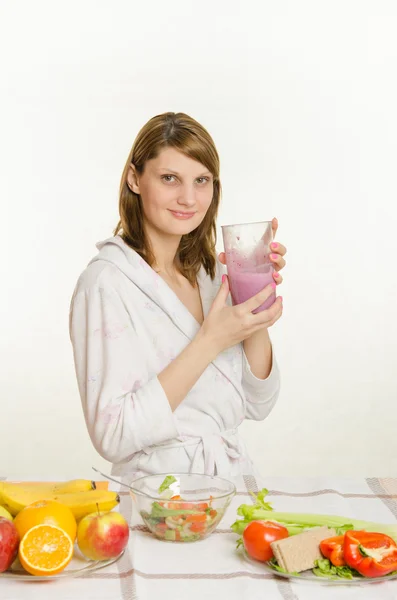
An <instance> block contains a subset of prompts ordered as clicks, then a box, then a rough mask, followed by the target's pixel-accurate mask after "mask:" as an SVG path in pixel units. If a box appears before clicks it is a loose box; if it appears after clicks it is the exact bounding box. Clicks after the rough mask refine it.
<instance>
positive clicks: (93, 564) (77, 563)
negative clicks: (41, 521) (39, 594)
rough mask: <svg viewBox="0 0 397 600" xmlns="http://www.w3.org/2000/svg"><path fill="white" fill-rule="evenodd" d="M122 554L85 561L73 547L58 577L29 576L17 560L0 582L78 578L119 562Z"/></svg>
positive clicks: (0, 575) (76, 548) (0, 577)
mask: <svg viewBox="0 0 397 600" xmlns="http://www.w3.org/2000/svg"><path fill="white" fill-rule="evenodd" d="M123 554H124V552H122V553H121V554H120V555H119V556H117V557H116V558H111V559H109V560H87V559H86V558H84V557H83V555H82V554H81V552H80V550H79V549H78V547H77V546H75V547H74V554H73V558H72V560H71V561H70V563H69V564H68V566H67V567H66V568H65V569H64V570H63V571H62V572H61V573H58V575H49V576H48V577H47V576H42V575H40V576H35V575H30V574H29V573H27V572H26V571H25V570H24V569H23V567H22V566H21V563H20V562H19V560H18V559H17V560H15V561H14V562H13V564H12V566H11V568H10V569H9V570H8V571H5V572H4V573H1V574H0V581H1V579H2V578H7V579H16V580H18V581H48V580H49V579H65V578H68V577H80V576H81V575H86V574H87V573H92V572H93V571H98V570H99V569H103V568H104V567H107V566H109V565H112V564H113V563H115V562H116V561H117V560H119V558H121V557H122V556H123Z"/></svg>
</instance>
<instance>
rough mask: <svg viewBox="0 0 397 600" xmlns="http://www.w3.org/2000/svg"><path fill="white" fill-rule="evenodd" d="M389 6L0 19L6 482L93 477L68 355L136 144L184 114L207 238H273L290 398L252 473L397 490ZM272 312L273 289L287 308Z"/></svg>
mask: <svg viewBox="0 0 397 600" xmlns="http://www.w3.org/2000/svg"><path fill="white" fill-rule="evenodd" d="M396 31H397V4H396V2H395V1H393V0H390V1H389V2H387V1H385V0H373V1H365V0H332V2H331V1H329V2H328V1H320V2H319V1H318V0H299V2H297V1H295V0H291V1H286V0H278V1H277V2H274V1H270V0H256V1H252V0H248V1H247V0H245V1H244V2H237V1H235V0H234V1H233V0H222V1H216V0H212V1H211V2H209V1H207V0H201V1H200V2H198V1H197V2H191V1H189V0H180V1H167V2H160V1H159V2H150V1H147V2H134V1H125V2H124V1H118V2H117V1H114V0H112V2H110V1H109V2H105V1H103V0H102V1H95V2H94V1H84V0H79V1H78V2H73V1H69V2H67V3H60V2H53V1H52V2H43V1H37V0H36V1H35V2H30V1H29V2H28V1H26V2H20V1H18V0H13V1H4V0H3V1H1V0H0V61H1V70H0V103H1V110H0V165H1V166H0V201H1V213H0V223H1V236H0V237H1V241H0V244H1V247H0V251H1V260H0V269H1V272H0V275H1V280H0V281H1V283H0V285H1V295H0V314H1V339H0V353H1V356H0V358H1V363H0V365H1V366H0V398H1V412H0V473H2V474H4V475H8V476H19V477H23V476H25V475H30V476H31V477H32V475H33V478H34V477H35V476H37V477H49V478H51V477H54V476H56V477H57V478H60V479H62V478H68V477H84V476H87V477H90V476H91V474H92V472H91V465H95V466H97V467H99V468H103V469H106V470H107V471H109V465H108V464H107V463H105V461H103V460H102V459H101V457H99V456H98V455H97V454H96V452H95V451H94V449H93V448H92V446H91V442H90V440H89V437H88V434H87V432H86V428H85V423H84V420H83V415H82V411H81V406H80V399H79V396H78V391H77V385H76V381H75V375H74V367H73V360H72V348H71V344H70V341H69V337H68V311H69V302H70V297H71V295H72V292H73V288H74V285H75V282H76V280H77V277H78V275H79V274H80V272H81V271H82V270H83V269H84V268H85V266H86V264H87V262H88V261H89V260H90V258H91V257H92V256H93V254H94V253H95V252H96V248H95V243H96V242H97V241H99V240H101V239H105V238H107V237H109V236H110V235H111V234H112V229H113V228H114V226H115V225H116V223H117V220H118V185H119V180H120V175H121V171H122V168H123V166H124V163H125V160H126V158H127V155H128V152H129V150H130V147H131V145H132V142H133V140H134V138H135V135H136V133H137V132H138V130H139V128H140V127H141V126H142V125H143V124H144V123H145V122H146V121H147V120H148V119H149V118H150V117H152V116H154V115H156V114H158V113H161V112H164V111H167V110H171V111H183V112H187V113H188V114H190V115H191V116H193V117H194V118H196V119H197V120H199V121H200V122H201V123H202V124H203V125H204V126H205V127H206V128H207V129H208V130H209V131H210V133H211V134H212V136H213V137H214V139H215V142H216V144H217V147H218V150H219V152H220V155H221V161H222V182H223V188H224V196H223V203H222V208H221V212H220V219H219V225H221V224H222V223H228V222H236V221H253V220H260V219H271V218H272V217H273V216H274V215H276V216H277V217H278V218H279V221H280V229H279V235H278V239H279V241H282V242H283V243H284V244H286V245H287V246H288V250H289V252H288V266H287V268H286V269H285V272H284V278H285V283H284V284H283V286H282V288H283V289H282V294H283V296H284V304H285V311H284V316H283V318H282V320H281V321H280V322H279V323H278V324H277V325H276V326H275V327H274V328H273V331H272V338H273V341H274V345H275V348H276V351H277V356H278V360H279V363H280V367H281V370H282V378H283V383H282V393H281V396H280V399H279V402H278V405H277V406H276V408H275V409H274V411H273V413H272V414H271V416H270V417H269V418H268V419H267V420H266V421H264V422H262V423H245V424H243V426H242V428H241V431H242V434H243V436H244V438H245V439H246V441H247V443H248V445H249V447H250V449H251V451H252V454H253V455H254V458H255V460H256V462H257V464H258V466H259V468H260V470H261V471H262V473H263V474H264V475H269V476H270V475H275V474H282V475H290V474H294V475H324V476H326V475H338V474H339V475H346V476H362V475H363V476H364V475H365V476H371V475H377V476H388V475H390V476H391V475H394V476H395V475H396V467H397V435H396V427H397V408H396V403H397V384H396V366H397V365H396V362H397V361H396V351H397V319H396V308H397V301H396V300H397V275H396V266H395V256H396V251H397V236H396V227H397V208H396V200H397V193H396V192H397V183H396V164H397V116H396V114H397V108H396V107H397V84H396V73H397V36H396ZM280 293H281V290H280Z"/></svg>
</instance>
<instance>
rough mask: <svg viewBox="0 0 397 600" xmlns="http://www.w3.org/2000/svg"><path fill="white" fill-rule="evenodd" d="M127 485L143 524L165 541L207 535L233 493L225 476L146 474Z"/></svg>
mask: <svg viewBox="0 0 397 600" xmlns="http://www.w3.org/2000/svg"><path fill="white" fill-rule="evenodd" d="M130 488H131V490H130V494H131V496H132V498H133V500H134V502H135V504H136V507H137V509H138V512H139V514H140V515H141V517H142V519H143V522H144V523H145V525H146V526H147V527H148V529H149V530H150V531H151V532H152V533H153V535H155V536H156V537H157V538H158V539H160V540H165V541H168V542H196V541H197V540H201V539H203V538H205V537H207V536H208V535H210V533H212V532H213V531H214V529H216V527H217V526H218V524H219V522H220V521H221V519H222V517H223V515H224V514H225V512H226V509H227V508H228V506H229V504H230V502H231V500H232V498H233V496H234V495H235V493H236V487H235V486H234V484H233V483H231V482H230V481H227V480H226V479H222V478H221V477H216V476H211V475H201V474H194V473H163V474H159V475H146V476H145V477H140V478H139V479H135V481H133V482H132V483H131V484H130Z"/></svg>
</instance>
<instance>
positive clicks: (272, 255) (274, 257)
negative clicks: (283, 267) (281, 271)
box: [270, 254, 278, 260]
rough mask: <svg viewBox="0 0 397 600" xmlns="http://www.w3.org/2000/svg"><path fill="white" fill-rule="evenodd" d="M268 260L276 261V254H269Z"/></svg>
mask: <svg viewBox="0 0 397 600" xmlns="http://www.w3.org/2000/svg"><path fill="white" fill-rule="evenodd" d="M270 258H272V259H273V260H277V259H278V254H271V255H270Z"/></svg>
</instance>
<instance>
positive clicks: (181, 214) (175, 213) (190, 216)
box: [170, 210, 196, 219]
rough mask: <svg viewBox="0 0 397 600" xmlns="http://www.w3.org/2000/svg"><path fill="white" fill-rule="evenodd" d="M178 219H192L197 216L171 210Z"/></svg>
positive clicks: (192, 213)
mask: <svg viewBox="0 0 397 600" xmlns="http://www.w3.org/2000/svg"><path fill="white" fill-rule="evenodd" d="M170 213H171V214H172V215H174V217H175V218H176V219H191V218H192V217H194V215H195V214H196V213H195V212H183V211H179V210H170Z"/></svg>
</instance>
